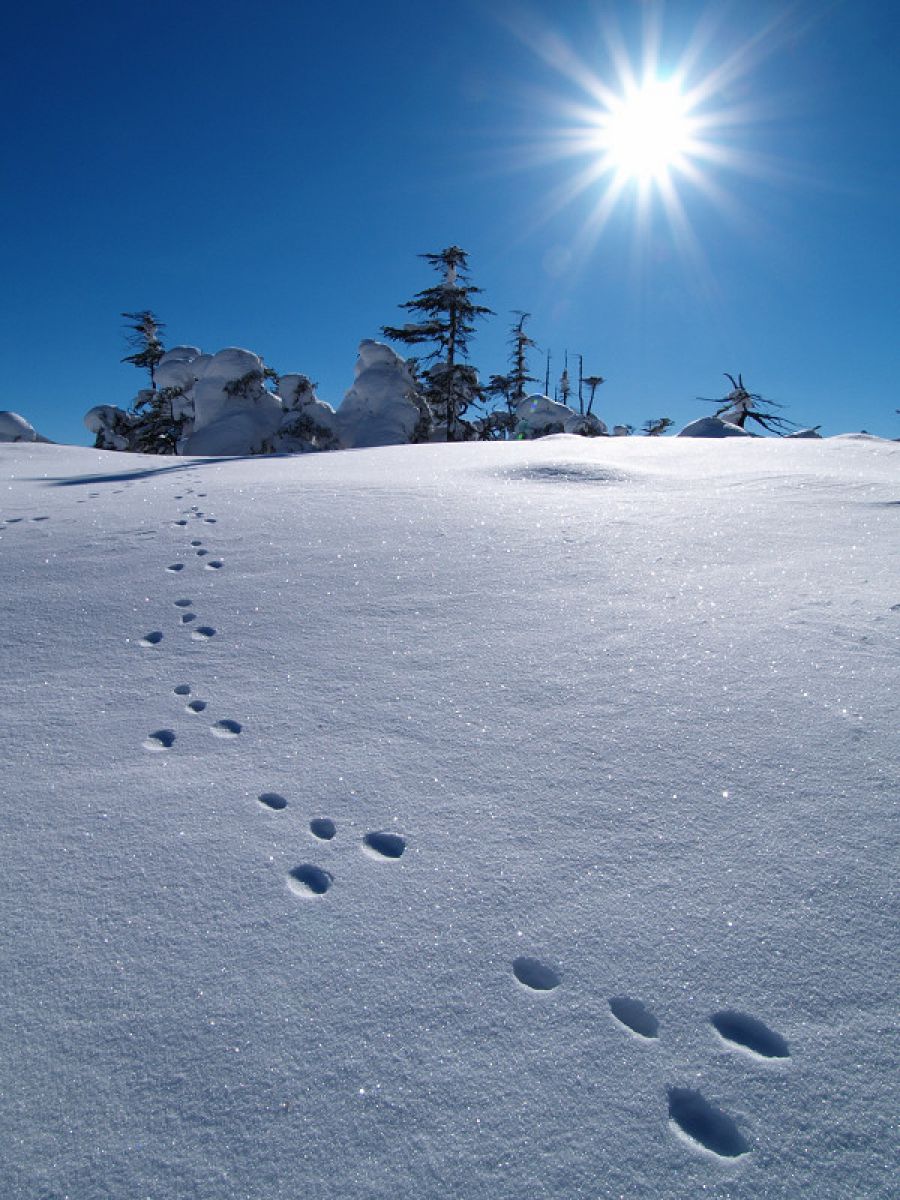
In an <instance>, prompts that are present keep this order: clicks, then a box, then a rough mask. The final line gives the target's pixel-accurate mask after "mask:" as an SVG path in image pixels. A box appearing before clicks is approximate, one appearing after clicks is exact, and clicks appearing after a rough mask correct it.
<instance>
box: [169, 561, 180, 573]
mask: <svg viewBox="0 0 900 1200" xmlns="http://www.w3.org/2000/svg"><path fill="white" fill-rule="evenodd" d="M166 570H167V571H171V572H172V573H173V574H174V573H175V572H177V571H183V570H184V563H172V564H171V566H168V567H166Z"/></svg>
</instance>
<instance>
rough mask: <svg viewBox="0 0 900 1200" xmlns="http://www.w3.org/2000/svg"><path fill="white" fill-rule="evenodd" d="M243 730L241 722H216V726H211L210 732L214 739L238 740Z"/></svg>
mask: <svg viewBox="0 0 900 1200" xmlns="http://www.w3.org/2000/svg"><path fill="white" fill-rule="evenodd" d="M241 728H242V726H241V724H240V722H239V721H216V723H215V725H211V726H210V730H209V731H210V733H211V734H212V735H213V737H218V738H236V737H237V735H238V734H239V733H240V732H241Z"/></svg>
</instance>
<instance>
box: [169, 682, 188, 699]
mask: <svg viewBox="0 0 900 1200" xmlns="http://www.w3.org/2000/svg"><path fill="white" fill-rule="evenodd" d="M172 691H173V692H174V693H175V695H176V696H189V695H190V694H191V685H190V684H189V683H176V685H175V686H174V687H173V688H172Z"/></svg>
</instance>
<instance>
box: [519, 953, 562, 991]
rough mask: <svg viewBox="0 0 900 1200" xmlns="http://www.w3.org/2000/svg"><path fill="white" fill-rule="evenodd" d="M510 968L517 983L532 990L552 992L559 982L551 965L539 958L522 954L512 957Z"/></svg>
mask: <svg viewBox="0 0 900 1200" xmlns="http://www.w3.org/2000/svg"><path fill="white" fill-rule="evenodd" d="M512 969H513V975H515V977H516V979H518V981H519V983H521V984H522V985H523V986H524V987H527V988H530V989H531V990H532V991H533V992H552V991H553V989H554V988H557V987H559V985H560V982H561V981H560V977H559V975H558V974H557V973H556V971H554V970H553V968H552V967H548V966H547V965H546V963H542V962H541V961H540V959H537V958H529V957H528V956H527V955H524V954H523V955H520V956H519V957H518V958H516V959H513V965H512Z"/></svg>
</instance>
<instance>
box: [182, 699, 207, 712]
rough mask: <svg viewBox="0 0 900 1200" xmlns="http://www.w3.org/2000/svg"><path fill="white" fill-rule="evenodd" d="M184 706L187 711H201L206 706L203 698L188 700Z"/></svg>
mask: <svg viewBox="0 0 900 1200" xmlns="http://www.w3.org/2000/svg"><path fill="white" fill-rule="evenodd" d="M184 707H185V708H186V709H187V711H188V712H192V713H202V712H203V710H204V708H206V701H205V700H190V701H188V703H187V704H186V705H185V706H184Z"/></svg>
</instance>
